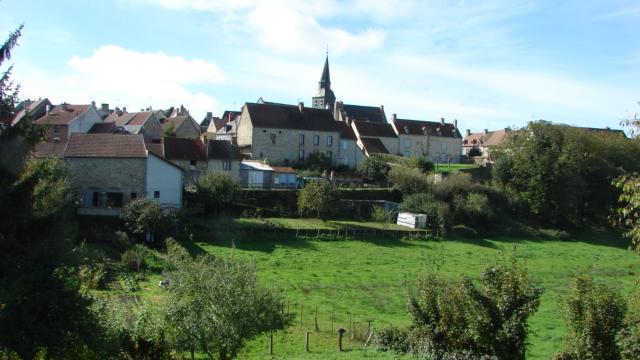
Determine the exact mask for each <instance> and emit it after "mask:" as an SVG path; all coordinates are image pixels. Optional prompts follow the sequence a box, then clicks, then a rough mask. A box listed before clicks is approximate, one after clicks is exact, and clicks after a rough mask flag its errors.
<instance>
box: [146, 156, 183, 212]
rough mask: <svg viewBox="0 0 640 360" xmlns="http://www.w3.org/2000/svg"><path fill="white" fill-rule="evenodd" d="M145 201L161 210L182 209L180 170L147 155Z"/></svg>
mask: <svg viewBox="0 0 640 360" xmlns="http://www.w3.org/2000/svg"><path fill="white" fill-rule="evenodd" d="M146 181H147V184H146V185H147V186H146V188H147V199H150V200H152V201H154V202H156V203H157V204H159V205H160V206H162V207H163V208H181V207H182V189H183V184H182V169H180V168H179V167H178V166H177V165H174V164H172V163H170V162H168V161H166V160H163V159H161V158H159V157H158V156H156V155H154V154H152V153H149V157H148V158H147V180H146Z"/></svg>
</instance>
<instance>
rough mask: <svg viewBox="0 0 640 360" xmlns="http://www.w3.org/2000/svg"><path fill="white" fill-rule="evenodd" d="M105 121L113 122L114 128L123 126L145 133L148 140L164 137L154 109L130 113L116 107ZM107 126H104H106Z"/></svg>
mask: <svg viewBox="0 0 640 360" xmlns="http://www.w3.org/2000/svg"><path fill="white" fill-rule="evenodd" d="M104 123H105V124H109V123H113V125H114V128H113V129H115V128H122V129H124V130H126V131H127V132H128V133H130V134H133V135H143V136H144V139H145V141H146V142H152V141H153V140H158V139H160V138H161V137H162V125H161V124H160V121H159V120H158V118H157V117H156V115H155V114H154V112H153V111H140V112H132V113H129V112H126V111H123V110H120V109H116V110H115V111H114V112H113V113H111V114H109V115H108V116H107V117H106V118H105V119H104ZM106 126H107V125H103V126H102V127H104V128H106ZM102 127H101V128H102ZM101 130H102V129H94V130H93V131H92V132H93V133H99V131H101Z"/></svg>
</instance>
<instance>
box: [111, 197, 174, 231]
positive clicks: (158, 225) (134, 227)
mask: <svg viewBox="0 0 640 360" xmlns="http://www.w3.org/2000/svg"><path fill="white" fill-rule="evenodd" d="M120 219H122V221H123V222H124V226H125V228H126V229H127V230H129V232H130V233H131V234H133V235H137V236H142V235H146V234H151V235H153V236H154V237H155V236H158V237H161V238H163V237H164V235H165V233H166V232H167V230H168V228H169V225H170V217H169V216H168V215H166V214H165V213H164V212H163V211H162V208H161V207H160V205H158V204H156V203H154V202H153V201H151V200H148V199H137V200H134V201H132V202H130V203H128V204H127V205H126V206H125V207H124V209H122V212H121V213H120Z"/></svg>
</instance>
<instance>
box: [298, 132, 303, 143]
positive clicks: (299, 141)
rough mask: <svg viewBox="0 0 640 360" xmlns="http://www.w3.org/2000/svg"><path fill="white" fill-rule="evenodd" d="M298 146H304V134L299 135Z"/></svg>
mask: <svg viewBox="0 0 640 360" xmlns="http://www.w3.org/2000/svg"><path fill="white" fill-rule="evenodd" d="M298 145H304V134H300V135H298Z"/></svg>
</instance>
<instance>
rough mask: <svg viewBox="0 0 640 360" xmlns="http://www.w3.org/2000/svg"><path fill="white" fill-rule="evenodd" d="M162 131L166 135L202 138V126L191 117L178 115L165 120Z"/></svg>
mask: <svg viewBox="0 0 640 360" xmlns="http://www.w3.org/2000/svg"><path fill="white" fill-rule="evenodd" d="M162 131H163V132H164V134H165V135H168V136H175V137H179V138H188V139H195V138H199V137H200V125H198V123H196V121H195V120H194V119H193V118H192V117H191V115H189V114H186V115H177V116H173V117H168V118H166V119H164V122H163V123H162Z"/></svg>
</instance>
